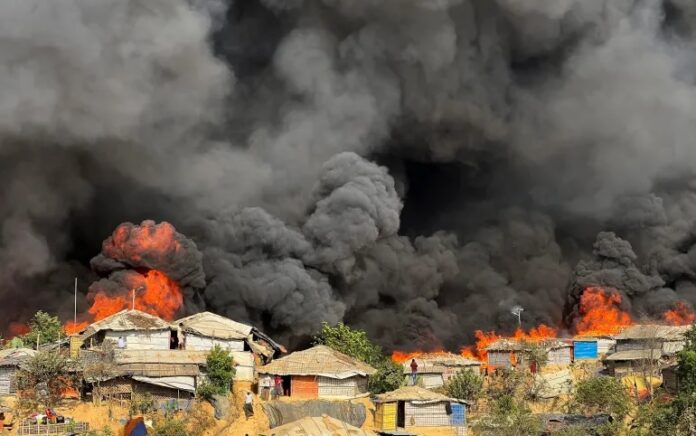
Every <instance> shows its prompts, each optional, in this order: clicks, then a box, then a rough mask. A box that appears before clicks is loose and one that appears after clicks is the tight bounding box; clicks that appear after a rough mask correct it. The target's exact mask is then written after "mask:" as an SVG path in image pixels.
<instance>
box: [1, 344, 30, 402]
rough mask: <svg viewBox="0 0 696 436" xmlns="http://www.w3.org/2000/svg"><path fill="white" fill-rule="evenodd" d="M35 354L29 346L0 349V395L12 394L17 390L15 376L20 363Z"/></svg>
mask: <svg viewBox="0 0 696 436" xmlns="http://www.w3.org/2000/svg"><path fill="white" fill-rule="evenodd" d="M35 355H36V351H34V350H32V349H29V348H9V349H7V350H0V396H7V395H14V394H15V393H16V391H17V384H16V376H17V371H18V370H19V367H20V365H21V364H22V363H24V362H26V361H27V360H29V359H31V358H32V357H33V356H35Z"/></svg>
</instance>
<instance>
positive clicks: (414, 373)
mask: <svg viewBox="0 0 696 436" xmlns="http://www.w3.org/2000/svg"><path fill="white" fill-rule="evenodd" d="M417 378H418V364H417V363H416V359H411V382H412V383H411V384H412V385H413V386H415V385H416V379H417Z"/></svg>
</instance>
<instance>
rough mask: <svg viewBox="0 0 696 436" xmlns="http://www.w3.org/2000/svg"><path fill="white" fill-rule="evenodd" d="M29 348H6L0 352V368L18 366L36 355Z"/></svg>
mask: <svg viewBox="0 0 696 436" xmlns="http://www.w3.org/2000/svg"><path fill="white" fill-rule="evenodd" d="M36 353H37V352H36V351H35V350H32V349H30V348H8V349H6V350H0V366H19V365H21V364H22V363H24V362H26V361H27V360H29V359H31V358H32V357H34V356H35V355H36Z"/></svg>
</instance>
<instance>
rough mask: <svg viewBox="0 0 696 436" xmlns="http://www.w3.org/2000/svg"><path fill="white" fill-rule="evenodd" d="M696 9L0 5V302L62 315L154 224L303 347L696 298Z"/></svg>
mask: <svg viewBox="0 0 696 436" xmlns="http://www.w3.org/2000/svg"><path fill="white" fill-rule="evenodd" d="M665 11H666V13H664V12H665ZM675 11H676V13H675ZM693 12H694V11H693V7H692V6H690V3H689V2H684V1H676V0H669V1H666V0H665V1H657V0H656V1H647V2H643V1H633V0H613V1H600V2H584V1H580V0H562V1H547V0H533V1H527V2H519V1H517V2H516V1H509V0H496V1H485V0H438V1H432V0H430V1H425V0H405V1H399V2H394V1H385V0H361V1H343V0H304V1H300V0H296V1H292V2H278V1H274V0H263V1H249V2H231V1H224V0H195V1H194V0H191V1H185V0H169V1H164V0H156V1H149V2H143V1H135V2H128V3H123V2H119V1H112V0H105V1H100V2H97V3H95V2H90V1H86V0H55V1H52V2H50V3H45V2H40V1H33V0H29V1H27V0H22V1H19V0H9V1H6V2H3V3H2V4H1V5H0V156H1V157H2V159H0V278H2V279H3V284H4V287H3V289H2V291H0V304H3V305H6V307H11V306H12V304H13V303H12V302H13V301H15V300H16V296H17V295H21V294H22V293H23V292H26V290H27V289H29V290H32V291H36V292H35V294H36V295H37V297H36V300H35V303H36V304H37V305H40V306H37V307H31V308H29V307H27V308H18V310H17V312H16V313H17V316H18V319H26V318H27V317H28V315H29V314H30V313H31V311H33V310H34V309H38V308H49V309H51V310H56V311H58V312H59V313H66V312H70V308H65V307H62V306H61V305H60V304H59V303H57V302H58V301H61V300H62V299H61V298H56V295H58V296H60V295H63V294H64V293H65V292H67V291H69V289H66V288H69V287H70V283H64V282H66V281H71V278H72V276H73V275H75V274H77V275H79V276H80V278H81V283H82V282H83V281H85V282H87V281H91V280H93V279H94V276H93V275H91V274H90V273H89V272H87V271H86V264H87V262H88V261H89V259H90V258H91V257H92V256H93V255H94V254H95V253H96V252H98V251H99V248H100V245H99V244H100V243H101V241H102V239H103V238H104V236H106V235H108V233H109V232H111V231H112V230H113V228H114V227H115V226H116V225H118V224H119V223H121V222H124V221H131V222H140V221H142V220H145V219H154V220H156V221H169V222H172V223H173V224H174V225H175V226H176V228H177V229H178V230H179V231H180V232H181V233H183V234H185V235H187V236H188V237H190V238H192V239H193V240H195V241H196V244H197V246H198V248H199V249H200V251H201V252H202V255H203V258H202V262H203V264H204V269H205V276H206V282H205V285H206V289H205V292H204V293H203V297H202V298H203V300H204V301H202V302H199V303H200V304H205V305H207V308H208V309H210V310H213V311H217V312H220V313H224V314H227V315H229V316H231V317H233V318H236V319H239V320H240V321H247V322H254V323H256V324H259V325H260V327H263V328H265V329H267V330H269V331H272V332H273V333H275V334H278V335H279V336H283V337H284V338H288V339H291V340H294V339H296V338H298V337H301V336H303V335H309V334H312V333H313V331H314V330H315V329H316V328H317V326H318V323H319V322H320V321H321V320H327V321H330V322H334V321H338V320H341V319H343V320H345V321H347V322H349V323H351V324H354V325H358V326H360V327H362V328H365V329H366V330H368V332H369V333H370V334H371V335H373V336H374V337H375V338H377V339H378V340H379V341H380V342H381V343H382V344H383V345H386V346H408V345H409V343H410V341H418V340H425V338H427V341H430V342H432V341H433V340H436V341H438V342H440V343H441V344H442V345H443V346H448V347H452V348H456V347H458V346H459V345H461V344H462V343H463V342H466V341H468V340H470V339H471V332H472V331H473V330H475V329H479V328H480V329H490V328H497V329H503V330H506V329H507V330H509V329H512V328H514V327H515V320H514V319H512V317H511V316H510V315H509V308H510V307H512V306H513V305H517V304H519V305H521V306H523V307H525V316H524V317H523V321H524V322H525V323H527V325H531V324H533V323H538V322H547V323H551V324H554V325H559V324H561V323H563V317H564V315H567V314H572V308H573V306H574V304H575V302H576V300H577V298H578V294H579V292H580V291H581V288H582V286H586V285H605V286H613V287H617V289H619V290H620V291H621V292H622V293H623V294H624V296H625V297H626V298H625V299H626V301H627V304H628V305H629V306H630V307H631V308H632V310H634V311H636V314H638V313H639V312H640V313H643V312H645V313H646V314H647V315H649V316H652V315H654V313H653V312H651V311H650V308H651V307H654V308H657V307H660V308H661V307H663V306H664V307H667V306H669V305H670V304H672V303H673V302H674V301H676V300H677V299H685V300H686V301H688V302H690V303H692V304H693V303H696V301H693V300H694V298H693V297H691V295H692V293H691V291H692V290H693V289H694V283H696V277H695V275H696V260H695V259H696V255H695V254H694V253H695V252H696V251H694V249H693V247H694V239H693V236H692V235H693V234H694V223H693V218H692V217H693V216H696V214H694V211H696V207H694V205H696V202H695V201H694V198H696V197H695V195H696V194H695V188H694V186H696V185H694V184H693V183H692V181H693V177H692V172H693V171H692V168H693V167H694V164H695V163H696V154H695V152H694V148H693V147H692V144H691V142H692V138H693V136H694V134H693V130H694V127H693V126H695V125H696V123H694V122H693V117H694V115H693V114H694V113H696V111H695V110H694V106H695V104H696V93H695V91H694V77H693V74H692V73H691V71H693V66H694V56H693V47H694V35H693V32H692V28H693V25H694V17H695V15H694V14H693ZM373 162H378V163H380V164H381V166H380V165H377V164H375V163H373ZM114 266H115V265H110V266H108V267H109V268H112V267H114ZM66 278H67V279H66ZM83 287H84V286H83ZM82 291H83V293H84V289H82ZM12 307H14V306H12ZM567 319H568V318H567V317H566V320H567ZM8 321H11V320H8ZM568 324H569V322H566V325H568ZM427 341H426V342H427Z"/></svg>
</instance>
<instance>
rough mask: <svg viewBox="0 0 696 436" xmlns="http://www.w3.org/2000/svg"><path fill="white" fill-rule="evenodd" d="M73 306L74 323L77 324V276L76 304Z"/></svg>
mask: <svg viewBox="0 0 696 436" xmlns="http://www.w3.org/2000/svg"><path fill="white" fill-rule="evenodd" d="M73 308H74V313H73V323H74V325H77V277H75V305H74V306H73Z"/></svg>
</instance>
